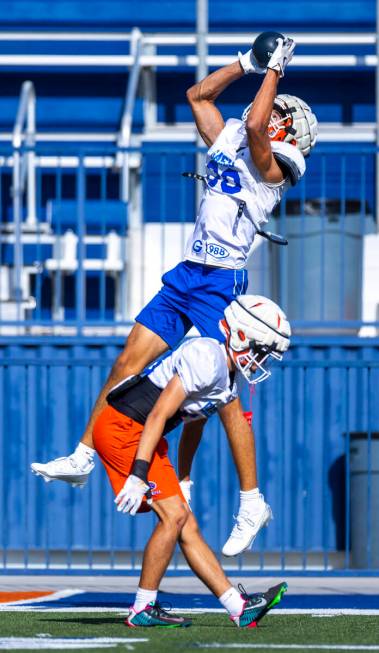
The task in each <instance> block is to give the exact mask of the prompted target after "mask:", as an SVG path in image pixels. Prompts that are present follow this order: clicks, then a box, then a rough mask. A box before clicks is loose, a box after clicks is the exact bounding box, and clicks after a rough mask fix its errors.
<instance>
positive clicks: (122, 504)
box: [114, 474, 152, 516]
mask: <svg viewBox="0 0 379 653" xmlns="http://www.w3.org/2000/svg"><path fill="white" fill-rule="evenodd" d="M148 492H149V494H150V486H149V485H146V483H144V482H143V480H142V479H141V478H138V476H134V475H133V474H130V476H128V478H127V479H126V481H125V485H124V487H123V488H122V490H120V492H119V493H118V495H117V497H116V498H115V500H114V502H115V503H117V510H118V512H129V513H130V514H131V515H133V516H134V515H135V514H136V512H137V510H138V508H139V507H140V505H141V503H142V499H143V497H144V496H145V494H146V493H148ZM147 496H148V495H147ZM147 503H148V504H149V505H151V504H152V499H151V494H150V497H149V498H148V499H147Z"/></svg>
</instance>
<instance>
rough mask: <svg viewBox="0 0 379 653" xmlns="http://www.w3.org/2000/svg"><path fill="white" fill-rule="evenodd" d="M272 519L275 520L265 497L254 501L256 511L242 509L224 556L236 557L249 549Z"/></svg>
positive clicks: (226, 543)
mask: <svg viewBox="0 0 379 653" xmlns="http://www.w3.org/2000/svg"><path fill="white" fill-rule="evenodd" d="M271 519H273V516H272V510H271V508H270V506H269V505H268V503H265V502H264V500H263V497H262V498H261V499H260V500H259V501H254V511H253V510H251V511H248V510H246V509H245V508H244V509H243V510H241V509H240V510H239V512H238V515H237V517H236V518H235V520H236V523H235V524H234V527H233V530H232V532H231V534H230V537H229V539H228V540H227V542H225V544H224V546H223V548H222V553H223V554H224V556H236V555H238V554H239V553H242V552H243V551H246V549H249V548H250V547H251V545H252V544H253V542H254V540H255V538H256V536H257V534H258V532H259V531H260V529H261V528H263V526H268V523H269V522H270V521H271Z"/></svg>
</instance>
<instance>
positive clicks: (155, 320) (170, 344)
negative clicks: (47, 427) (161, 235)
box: [31, 266, 192, 487]
mask: <svg viewBox="0 0 379 653" xmlns="http://www.w3.org/2000/svg"><path fill="white" fill-rule="evenodd" d="M177 267H179V266H177ZM175 270H176V268H174V270H171V271H170V272H169V273H166V274H165V275H164V276H163V278H162V280H163V281H164V286H163V288H162V290H161V291H159V293H157V295H156V296H155V297H153V299H152V300H151V301H150V302H149V303H148V304H147V305H146V306H145V308H144V309H143V310H142V311H141V312H140V313H139V315H138V316H137V318H136V320H137V322H136V324H135V325H134V327H133V329H132V331H131V332H130V335H129V337H128V339H127V341H126V344H125V347H124V349H123V351H122V352H121V354H120V355H119V356H118V357H117V359H116V361H115V363H114V364H113V366H112V369H111V372H110V374H109V376H108V378H107V380H106V382H105V385H104V386H103V388H102V389H101V391H100V394H99V396H98V398H97V400H96V403H95V406H94V408H93V410H92V413H91V415H90V418H89V421H88V423H87V426H86V430H85V432H84V435H83V437H82V439H81V441H80V443H79V444H78V446H77V447H76V449H75V451H74V452H73V453H72V454H71V455H69V456H66V457H63V458H58V459H55V460H52V461H50V462H48V463H32V465H31V468H32V471H33V472H34V473H36V474H38V475H40V476H42V477H43V478H44V479H45V481H53V480H63V481H66V482H68V483H70V484H71V485H73V486H76V485H77V486H80V487H83V486H84V484H85V483H86V482H87V479H88V476H89V474H90V472H91V471H92V469H93V467H94V450H93V443H92V430H93V425H94V423H95V421H96V418H97V417H98V415H99V414H100V412H101V411H102V409H103V408H104V406H105V405H106V397H107V395H108V393H109V391H110V390H111V388H112V387H113V386H115V385H117V383H120V381H122V380H123V379H125V378H127V377H128V376H133V375H135V374H139V373H140V372H142V370H143V369H144V368H145V367H146V366H147V365H149V364H150V363H151V362H152V361H154V360H155V359H156V358H158V357H159V356H160V355H161V354H163V353H164V352H165V351H167V349H169V348H174V347H175V346H176V345H177V344H178V342H180V341H181V340H182V338H183V337H184V335H185V334H186V333H187V331H188V330H189V329H190V328H191V326H192V323H191V322H190V320H189V319H188V318H187V316H186V315H185V314H184V313H182V312H181V311H180V310H179V308H183V310H184V308H185V284H184V281H185V279H184V280H183V279H182V278H181V276H180V274H176V273H175ZM179 272H180V271H179ZM176 277H178V278H179V282H178V284H177V287H176V289H175V287H174V286H175V279H176ZM166 280H167V283H166ZM181 288H183V293H181ZM175 292H176V295H177V297H178V299H177V305H175V303H174V298H175ZM182 304H183V306H182Z"/></svg>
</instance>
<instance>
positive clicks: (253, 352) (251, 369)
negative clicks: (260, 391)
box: [232, 342, 282, 385]
mask: <svg viewBox="0 0 379 653" xmlns="http://www.w3.org/2000/svg"><path fill="white" fill-rule="evenodd" d="M232 352H233V355H232V359H233V361H234V363H235V365H236V367H237V369H238V370H239V371H240V372H241V374H242V375H243V377H244V378H245V379H246V381H247V382H248V383H250V384H251V385H256V384H257V383H261V382H262V381H265V380H266V379H268V378H269V376H271V370H269V369H267V365H268V364H270V362H272V361H271V360H270V357H272V358H274V359H275V360H278V361H281V360H282V355H281V354H278V353H277V352H275V351H272V350H270V349H269V348H267V347H255V345H254V343H253V342H251V343H250V349H249V350H247V351H246V352H239V353H237V352H234V350H232ZM258 371H259V372H260V374H258V376H256V375H257V373H258Z"/></svg>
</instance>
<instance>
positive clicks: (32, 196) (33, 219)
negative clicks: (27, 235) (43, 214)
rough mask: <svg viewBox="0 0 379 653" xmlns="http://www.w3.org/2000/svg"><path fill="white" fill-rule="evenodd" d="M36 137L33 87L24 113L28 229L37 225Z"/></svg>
mask: <svg viewBox="0 0 379 653" xmlns="http://www.w3.org/2000/svg"><path fill="white" fill-rule="evenodd" d="M35 137H36V96H35V93H34V88H33V86H32V90H31V92H30V94H29V98H28V108H27V115H26V141H25V144H26V146H27V147H28V151H27V153H26V170H27V195H26V208H27V214H26V223H27V225H28V228H29V229H33V230H34V229H36V227H37V207H36V168H35V154H34V151H33V150H32V149H29V148H34V146H35Z"/></svg>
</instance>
